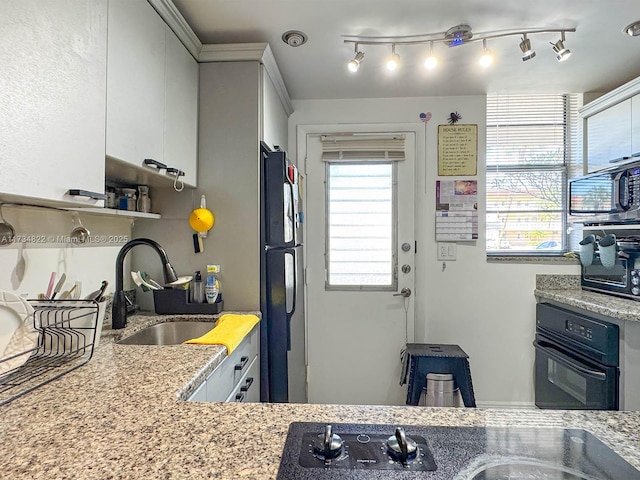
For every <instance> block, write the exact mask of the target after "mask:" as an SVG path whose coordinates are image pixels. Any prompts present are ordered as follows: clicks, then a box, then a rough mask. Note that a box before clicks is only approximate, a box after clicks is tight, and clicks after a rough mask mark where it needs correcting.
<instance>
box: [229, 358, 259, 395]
mask: <svg viewBox="0 0 640 480" xmlns="http://www.w3.org/2000/svg"><path fill="white" fill-rule="evenodd" d="M259 375H260V362H258V357H257V356H255V357H254V358H253V360H252V362H251V365H250V366H249V369H248V370H247V371H246V373H245V375H244V376H243V377H242V378H241V379H240V381H239V382H238V384H237V385H235V388H234V389H233V391H232V392H231V395H229V397H228V398H227V402H259V401H260V381H259V380H260V377H259Z"/></svg>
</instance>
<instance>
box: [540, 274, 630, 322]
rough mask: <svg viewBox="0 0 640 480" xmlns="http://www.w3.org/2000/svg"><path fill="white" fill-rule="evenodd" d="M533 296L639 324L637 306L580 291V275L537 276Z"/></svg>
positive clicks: (626, 301)
mask: <svg viewBox="0 0 640 480" xmlns="http://www.w3.org/2000/svg"><path fill="white" fill-rule="evenodd" d="M534 295H535V296H536V297H537V298H538V299H540V300H541V301H545V300H551V301H555V302H559V303H563V304H565V305H569V306H572V307H576V308H580V309H582V310H586V311H588V312H592V313H598V314H601V315H604V316H607V317H611V318H616V319H618V320H626V321H630V322H640V302H639V301H635V300H629V299H626V298H622V297H616V296H613V295H606V294H603V293H596V292H590V291H589V290H582V289H581V287H580V275H538V276H537V278H536V289H535V291H534Z"/></svg>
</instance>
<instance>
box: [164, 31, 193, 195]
mask: <svg viewBox="0 0 640 480" xmlns="http://www.w3.org/2000/svg"><path fill="white" fill-rule="evenodd" d="M165 87H166V91H165V112H164V113H165V122H164V161H163V163H165V164H166V165H167V166H170V167H175V168H178V169H180V170H182V171H183V172H185V175H184V176H183V177H181V179H182V180H183V181H184V183H186V184H188V185H191V186H194V187H195V186H196V170H197V153H198V62H196V61H195V59H194V58H193V57H192V56H191V54H190V53H189V51H188V50H187V49H186V48H185V47H184V45H182V43H181V42H180V40H178V38H177V37H176V35H175V34H174V33H173V32H172V31H171V29H170V28H169V27H166V83H165Z"/></svg>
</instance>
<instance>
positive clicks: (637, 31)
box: [622, 20, 640, 37]
mask: <svg viewBox="0 0 640 480" xmlns="http://www.w3.org/2000/svg"><path fill="white" fill-rule="evenodd" d="M622 32H623V33H626V34H627V35H629V36H631V37H637V36H639V35H640V20H639V21H637V22H633V23H632V24H631V25H627V26H626V27H624V30H622Z"/></svg>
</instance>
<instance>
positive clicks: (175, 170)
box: [167, 167, 184, 177]
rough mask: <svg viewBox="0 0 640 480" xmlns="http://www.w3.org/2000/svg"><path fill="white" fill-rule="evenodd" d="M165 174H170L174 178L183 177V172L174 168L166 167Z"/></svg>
mask: <svg viewBox="0 0 640 480" xmlns="http://www.w3.org/2000/svg"><path fill="white" fill-rule="evenodd" d="M167 173H172V174H173V175H175V176H176V177H181V176H183V175H184V172H183V171H182V170H180V169H178V168H174V167H167Z"/></svg>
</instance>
